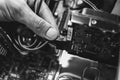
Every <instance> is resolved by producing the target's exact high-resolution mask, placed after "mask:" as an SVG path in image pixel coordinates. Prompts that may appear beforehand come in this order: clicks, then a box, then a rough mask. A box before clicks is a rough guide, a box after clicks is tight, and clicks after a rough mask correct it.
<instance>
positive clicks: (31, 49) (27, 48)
mask: <svg viewBox="0 0 120 80" xmlns="http://www.w3.org/2000/svg"><path fill="white" fill-rule="evenodd" d="M18 43H19V45H20V46H21V47H22V48H24V49H26V50H30V51H33V50H38V49H40V48H42V47H44V46H45V45H46V44H47V43H48V41H45V42H44V43H41V42H39V44H38V45H37V46H36V47H35V48H30V47H28V46H25V45H23V44H22V43H21V41H20V36H18Z"/></svg>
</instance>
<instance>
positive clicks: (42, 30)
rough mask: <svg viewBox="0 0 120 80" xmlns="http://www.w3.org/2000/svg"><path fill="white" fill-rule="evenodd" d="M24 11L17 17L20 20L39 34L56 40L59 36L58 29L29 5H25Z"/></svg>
mask: <svg viewBox="0 0 120 80" xmlns="http://www.w3.org/2000/svg"><path fill="white" fill-rule="evenodd" d="M22 11H23V12H22V17H21V18H19V19H17V20H18V22H20V23H23V24H25V25H26V26H27V27H28V28H30V29H31V30H32V31H33V32H35V33H36V34H37V35H39V36H41V37H44V38H46V39H48V40H54V39H56V38H57V36H58V34H59V32H58V30H57V29H56V28H55V27H53V25H51V24H50V23H48V22H47V21H45V20H44V19H43V18H41V17H39V16H38V15H36V14H35V13H34V12H33V11H32V10H31V9H30V8H29V6H28V5H26V6H24V8H23V10H22ZM46 16H47V15H46Z"/></svg>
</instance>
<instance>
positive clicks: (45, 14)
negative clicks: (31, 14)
mask: <svg viewBox="0 0 120 80" xmlns="http://www.w3.org/2000/svg"><path fill="white" fill-rule="evenodd" d="M38 15H39V16H41V17H42V18H44V19H45V20H46V21H48V22H49V23H50V24H52V25H53V27H56V28H57V25H56V23H55V19H54V17H53V15H52V12H51V11H50V9H49V8H48V6H47V5H46V3H45V2H43V3H42V4H41V7H40V10H39V13H38Z"/></svg>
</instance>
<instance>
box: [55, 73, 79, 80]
mask: <svg viewBox="0 0 120 80" xmlns="http://www.w3.org/2000/svg"><path fill="white" fill-rule="evenodd" d="M64 76H70V79H71V80H73V79H72V77H74V78H78V79H80V80H81V77H80V76H78V75H75V74H72V73H68V72H64V73H61V74H60V75H59V76H58V78H57V79H56V80H59V78H61V77H64Z"/></svg>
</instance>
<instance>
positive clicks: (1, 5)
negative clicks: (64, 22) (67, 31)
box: [0, 0, 59, 40]
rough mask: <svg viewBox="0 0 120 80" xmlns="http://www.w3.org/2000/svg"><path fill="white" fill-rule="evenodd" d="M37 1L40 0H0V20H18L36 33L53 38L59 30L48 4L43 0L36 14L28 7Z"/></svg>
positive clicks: (49, 38)
mask: <svg viewBox="0 0 120 80" xmlns="http://www.w3.org/2000/svg"><path fill="white" fill-rule="evenodd" d="M39 2H41V0H0V21H18V22H20V23H23V24H25V25H26V26H27V27H28V28H30V29H31V30H32V31H33V32H35V33H36V34H37V35H39V36H41V37H43V38H46V39H48V40H54V39H56V38H57V36H58V34H59V32H58V28H57V26H56V23H55V20H54V18H53V15H52V13H51V11H50V10H49V8H48V6H47V5H46V4H45V2H44V1H43V2H42V4H41V7H40V10H38V12H37V13H38V14H37V15H36V14H35V12H33V11H32V9H31V8H30V7H34V8H35V7H36V6H37V5H38V4H39ZM11 28H12V27H11Z"/></svg>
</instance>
